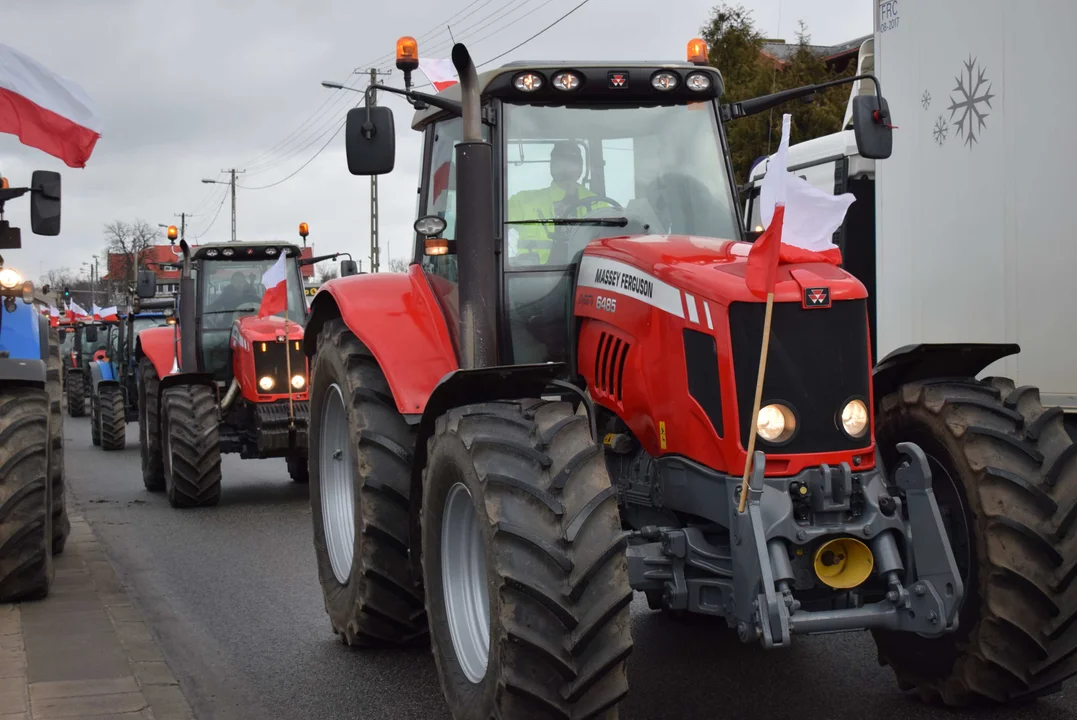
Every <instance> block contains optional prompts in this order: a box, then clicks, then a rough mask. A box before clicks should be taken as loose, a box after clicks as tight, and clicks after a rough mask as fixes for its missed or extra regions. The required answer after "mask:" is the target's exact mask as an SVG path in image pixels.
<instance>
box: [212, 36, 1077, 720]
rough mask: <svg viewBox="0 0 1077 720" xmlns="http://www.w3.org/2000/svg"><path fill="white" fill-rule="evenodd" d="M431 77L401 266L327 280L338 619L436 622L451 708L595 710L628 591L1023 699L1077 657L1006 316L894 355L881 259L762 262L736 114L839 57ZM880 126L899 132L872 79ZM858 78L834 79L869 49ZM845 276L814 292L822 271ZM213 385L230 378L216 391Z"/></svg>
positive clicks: (316, 459) (355, 124) (313, 321)
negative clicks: (850, 265)
mask: <svg viewBox="0 0 1077 720" xmlns="http://www.w3.org/2000/svg"><path fill="white" fill-rule="evenodd" d="M452 61H453V64H454V65H455V67H456V70H457V74H458V77H459V83H458V84H457V85H455V86H453V87H451V88H449V89H447V90H445V91H444V92H441V93H439V94H437V95H430V94H425V93H421V92H417V91H414V90H412V89H411V82H410V78H411V73H412V72H413V71H414V70H415V69H416V68H417V67H418V48H417V45H416V43H415V41H414V39H412V38H403V39H401V41H400V42H399V43H398V45H397V67H398V68H399V69H401V70H403V71H404V79H405V84H404V88H402V89H401V88H396V87H390V86H385V85H381V84H378V85H377V86H376V87H377V88H378V89H379V90H382V91H384V92H391V93H395V94H398V95H402V96H404V97H405V98H407V99H408V100H409V101H410V102H411V103H412V104H413V105H414V106H415V108H416V112H415V115H414V118H413V120H412V123H411V125H412V128H413V129H414V130H415V131H417V132H419V133H420V134H421V135H422V136H423V162H422V168H423V172H422V176H421V180H420V187H419V206H418V218H417V220H416V222H415V231H416V232H415V254H414V258H413V261H412V263H411V265H410V267H409V268H408V270H407V272H406V273H395V274H394V273H390V274H373V275H364V276H358V277H342V278H339V279H336V280H332V281H330V282H328V283H325V284H324V285H323V286H322V287H321V288H320V290H319V291H318V293H317V295H316V296H315V298H314V300H313V302H312V303H311V310H310V316H309V318H308V319H307V323H306V328H305V333H304V338H303V345H304V348H305V351H306V354H307V357H308V358H309V362H310V367H311V387H310V429H309V464H310V502H311V515H312V521H313V531H314V548H315V553H316V556H317V567H318V575H319V580H320V584H321V588H322V591H323V595H324V599H325V607H326V611H327V613H328V615H329V619H330V623H331V626H332V629H333V631H334V632H335V633H337V634H339V635H340V637H341V638H342V639H343V641H344V642H345V643H347V644H348V645H354V646H384V645H386V644H388V645H398V646H405V645H411V644H415V643H425V642H427V641H429V643H430V644H431V646H432V650H433V654H434V658H435V660H436V666H437V672H438V675H439V678H440V681H441V687H442V690H443V692H444V696H445V699H446V702H447V704H448V707H449V709H450V711H451V712H452V714H453V716H454V717H456V718H475V719H479V718H482V719H485V718H489V717H500V718H532V717H565V718H567V717H573V718H594V717H601V716H604V713H607V712H609V711H612V710H614V709H615V708H616V707H617V706H618V705H619V704H620V703H621V702H622V701H623V700H624V699H625V697H626V696H627V694H628V680H627V674H626V671H625V662H626V658H627V657H628V655H629V653H630V652H631V651H632V649H633V642H632V636H631V632H630V628H631V623H630V619H629V603H630V602H631V600H632V597H633V593H634V592H640V593H642V594H644V595H645V596H646V599H647V601H648V603H649V604H650V606H651V607H652V608H653V609H654V610H655V611H656V612H660V613H685V612H687V613H692V614H699V615H705V616H712V617H716V618H723V619H724V620H725V622H726V623H727V624H728V625H729V627H730V628H731V629H733V630H734V631H736V633H737V634H738V635H739V637H740V639H741V640H743V641H744V642H753V643H760V644H762V645H763V646H764V647H766V648H774V649H778V650H779V652H780V649H784V648H788V647H789V646H790V645H791V644H793V643H795V642H796V641H797V638H798V637H799V636H803V635H807V634H817V633H833V632H844V631H856V630H868V631H870V632H871V634H872V636H873V638H874V640H875V642H876V644H877V647H878V653H879V658H880V661H881V662H882V663H884V664H886V665H889V666H890V667H891V668H892V669H893V670H894V672H895V674H896V676H897V678H898V681H899V685H900V687H902V688H903V689H907V690H914V689H915V690H916V691H918V693H919V694H920V695H921V696H922V697H925V698H937V699H941V700H942V701H943V702H945V703H947V704H950V705H965V704H969V703H973V702H976V701H981V700H987V701H992V702H999V703H1009V702H1016V701H1019V700H1021V699H1022V698H1028V697H1034V696H1038V695H1042V694H1045V693H1048V692H1051V691H1053V690H1056V689H1057V688H1058V687H1059V685H1060V683H1061V682H1062V681H1063V680H1064V679H1066V678H1067V677H1069V676H1071V675H1072V674H1074V672H1075V671H1077V655H1074V654H1073V653H1072V652H1071V649H1072V637H1073V634H1072V632H1071V630H1070V629H1069V628H1071V626H1070V624H1069V622H1070V621H1071V620H1072V619H1073V617H1074V611H1075V608H1077V606H1075V605H1074V603H1073V602H1072V593H1073V575H1074V574H1073V573H1072V568H1073V565H1074V551H1075V548H1077V543H1075V542H1074V532H1077V530H1074V523H1072V522H1070V521H1071V520H1072V519H1073V518H1074V517H1077V510H1075V503H1077V452H1075V446H1074V443H1073V441H1072V439H1070V437H1069V436H1068V434H1067V433H1066V430H1065V428H1064V427H1063V420H1062V413H1061V412H1060V411H1059V410H1058V409H1057V408H1048V407H1044V406H1043V405H1042V404H1041V402H1040V400H1039V394H1038V392H1037V390H1036V389H1035V388H1033V387H1023V388H1015V387H1013V383H1011V382H1009V381H1007V380H1006V379H1004V378H982V379H981V378H978V377H977V376H978V375H980V374H981V373H982V372H983V370H984V368H986V367H987V366H988V365H989V364H991V363H992V362H993V361H994V360H996V359H998V358H1000V357H1003V356H1005V355H1006V354H1010V353H1013V352H1016V350H1017V349H1016V348H1015V347H1014V346H1012V345H1008V344H965V343H957V342H955V343H944V344H919V345H915V346H908V347H903V348H900V349H898V350H895V351H894V352H891V353H890V354H888V355H887V356H886V357H884V358H882V359H880V360H879V361H878V362H874V361H873V358H872V356H871V352H870V347H871V344H870V341H869V325H868V314H867V307H866V300H867V292H866V290H865V287H864V285H863V283H861V282H860V281H859V280H858V279H857V278H856V277H854V276H853V275H851V274H850V273H849V272H847V271H846V270H845V269H843V268H841V267H838V266H835V265H831V264H829V263H807V264H783V265H780V266H779V268H778V274H777V283H776V286H775V292H774V295H773V297H774V302H773V316H772V326H771V328H770V331H771V335H770V337H771V341H770V353H769V357H768V360H767V362H766V373H765V379H764V381H763V383H762V387H761V388H760V392H761V401H762V408H761V409H760V411H759V413H758V418H757V419H756V421H755V424H756V434H757V436H758V445H757V450H758V451H757V452H756V453H754V454H753V457H752V461H753V462H752V471H751V475H750V477H748V478H747V482H746V488H747V489H746V491H744V492H743V493H742V482H743V481H744V478H743V477H742V473H744V472H746V470H745V468H746V467H747V466H748V464H747V461H748V459H749V458H748V450H747V447H748V445H749V435H750V434H751V432H750V430H751V426H752V423H753V419H755V417H756V414H755V413H754V406H755V402H756V400H755V393H756V377H757V372H758V369H759V364H760V355H761V351H760V345H761V340H762V337H763V332H764V319H765V316H766V313H765V303H763V302H762V301H760V299H759V298H758V297H756V296H755V295H753V294H752V293H751V292H749V290H748V288H747V284H746V281H745V267H746V262H745V256H746V255H747V253H748V249H749V247H750V245H749V243H748V242H746V237H745V229H744V227H745V226H744V221H743V217H742V213H741V210H740V207H741V203H740V202H739V199H738V197H737V191H736V182H735V178H734V177H733V172H732V165H731V162H730V155H729V149H728V143H727V140H726V132H727V127H728V126H729V124H730V123H735V122H736V121H737V119H738V118H741V117H745V116H749V115H753V114H756V113H760V112H765V111H767V110H770V109H771V108H774V107H777V106H779V105H780V104H782V103H784V102H788V101H792V100H797V99H800V98H805V97H808V96H810V95H812V94H813V93H815V92H817V91H818V90H820V89H821V87H822V86H811V87H804V88H799V89H795V90H788V91H784V92H781V93H777V94H774V95H769V96H764V97H760V98H755V99H750V100H744V101H740V102H734V103H724V102H722V95H723V91H724V84H723V79H722V75H721V73H720V72H719V70H718V69H716V68H714V67H711V66H710V64H709V61H708V53H707V49H706V46H705V44H704V43H703V42H702V41H699V40H694V41H692V42H691V43H689V46H688V62H663V63H648V62H629V63H620V62H618V63H613V62H601V61H591V62H573V61H563V62H550V61H545V62H535V63H528V62H516V63H511V64H509V65H505V66H503V67H500V68H496V69H491V70H489V71H486V72H483V73H482V74H479V73H478V72H477V71H476V68H475V66H474V64H473V62H472V60H471V57H470V54H469V53H468V51H467V49H466V48H465V47H464V46H463V45H461V44H457V45H455V47H454V48H453V50H452ZM868 77H869V79H871V80H872V81H873V83H872V86H873V87H874V88H875V92H872V93H865V94H861V95H858V96H856V97H855V98H854V99H853V107H852V112H853V126H854V130H855V139H856V144H857V146H858V148H859V153H860V155H861V156H863V157H869V158H875V159H880V160H882V159H884V158H886V157H888V156H889V155H890V152H891V147H892V134H891V133H892V126H891V118H890V117H889V113H888V108H887V103H886V101H885V99H884V98H883V96H882V93H881V90H879V89H878V88H879V86H878V81H877V78H874V77H870V76H868ZM857 79H860V78H859V77H855V78H850V79H848V80H838V81H834V83H830V84H836V83H840V82H850V81H855V80H857ZM346 148H347V162H348V167H349V170H350V171H351V173H352V174H355V175H361V176H369V175H380V174H384V173H387V172H390V171H391V170H392V169H393V167H394V162H395V128H394V120H393V113H392V110H391V108H388V107H385V106H372V105H369V104H368V105H367V106H366V107H359V108H356V109H353V110H351V111H350V112H349V114H348V118H347V127H346ZM823 300H825V302H823ZM210 400H211V398H210V396H209V395H207V406H210V405H211V404H212V403H211V402H210Z"/></svg>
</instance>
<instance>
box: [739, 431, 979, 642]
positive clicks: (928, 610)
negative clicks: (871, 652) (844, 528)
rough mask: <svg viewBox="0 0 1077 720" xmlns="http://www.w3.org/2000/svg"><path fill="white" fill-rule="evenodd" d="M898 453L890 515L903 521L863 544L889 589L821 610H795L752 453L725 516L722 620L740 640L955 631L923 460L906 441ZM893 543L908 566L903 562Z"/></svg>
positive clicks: (958, 589) (958, 586) (940, 532)
mask: <svg viewBox="0 0 1077 720" xmlns="http://www.w3.org/2000/svg"><path fill="white" fill-rule="evenodd" d="M898 450H899V451H900V452H901V453H902V455H903V456H904V457H903V460H902V462H901V463H900V465H899V467H898V468H897V469H896V472H895V475H894V481H895V484H896V486H897V488H898V489H899V490H900V491H901V494H903V495H904V499H903V500H902V499H896V502H897V504H898V507H897V512H895V513H894V514H893V517H894V518H895V520H896V519H899V518H901V517H902V515H903V514H904V513H903V510H904V509H907V519H906V520H905V521H904V522H903V523H901V524H902V525H903V528H902V530H898V529H897V528H896V527H890V528H885V529H883V530H881V531H877V532H876V533H874V539H873V540H872V541H871V545H872V552H873V555H874V558H875V560H874V563H875V567H874V571H875V572H876V573H878V574H879V575H881V576H883V577H885V578H886V581H887V586H888V587H889V592H888V593H887V595H886V598H885V599H884V600H881V601H879V602H874V603H871V604H868V605H865V606H863V607H855V608H846V609H837V610H822V611H806V610H801V609H800V603H799V602H798V601H797V600H796V599H795V598H794V597H793V594H792V588H791V587H790V583H789V578H791V577H792V569H791V567H790V564H789V555H788V549H787V546H786V544H785V540H784V539H783V538H782V537H780V536H778V532H780V530H779V527H778V524H776V523H774V522H767V521H772V520H773V518H774V513H773V512H769V511H770V510H772V508H768V507H767V505H768V500H770V499H771V498H770V497H768V495H769V493H767V492H765V490H766V485H765V482H764V477H763V476H764V471H765V458H764V457H763V453H756V462H755V465H754V467H755V470H754V471H753V473H752V477H751V480H750V482H749V490H748V493H749V494H748V502H747V506H746V508H745V512H744V513H736V512H734V517H733V548H732V556H733V561H734V564H733V565H734V568H735V572H734V591H733V599H734V602H733V616H734V617H732V618H730V620H731V621H733V622H735V624H736V627H737V629H738V631H739V633H740V636H741V639H742V640H744V641H750V640H752V639H756V638H759V639H760V640H761V641H762V643H763V645H764V647H767V648H774V647H785V646H787V645H789V642H790V636H791V635H792V634H811V633H822V632H839V631H843V630H867V629H885V630H894V631H900V632H914V633H920V634H922V635H939V634H942V633H945V632H952V631H953V630H955V629H956V628H957V624H958V619H957V610H958V608H959V606H960V604H961V600H962V598H963V597H964V586H963V584H962V582H961V576H960V574H959V572H958V568H957V563H956V561H955V559H954V554H953V551H952V550H951V548H950V543H949V540H948V538H947V535H946V531H945V527H944V525H943V522H942V516H941V514H940V513H939V508H938V505H937V503H936V501H935V495H934V492H933V491H932V489H931V471H930V469H929V468H928V464H927V458H926V456H925V455H924V452H923V451H922V450H921V449H920V448H919V447H917V446H916V445H913V444H911V443H901V444H900V445H898ZM733 492H735V489H734V490H733ZM902 503H904V505H905V508H902V507H901V505H902ZM869 533H871V528H870V526H865V527H864V528H863V534H865V535H867V534H869ZM768 535H771V537H769V538H768V537H767V536H768ZM899 542H901V543H902V544H903V545H904V548H905V553H904V556H905V558H907V560H908V567H904V566H903V563H902V554H901V553H900V552H899V545H898V543H899Z"/></svg>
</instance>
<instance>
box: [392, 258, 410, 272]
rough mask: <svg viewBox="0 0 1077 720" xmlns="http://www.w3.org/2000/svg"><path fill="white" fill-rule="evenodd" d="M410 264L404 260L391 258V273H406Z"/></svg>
mask: <svg viewBox="0 0 1077 720" xmlns="http://www.w3.org/2000/svg"><path fill="white" fill-rule="evenodd" d="M410 264H411V263H409V262H408V261H407V260H405V259H404V258H389V272H395V273H406V272H407V271H408V265H410Z"/></svg>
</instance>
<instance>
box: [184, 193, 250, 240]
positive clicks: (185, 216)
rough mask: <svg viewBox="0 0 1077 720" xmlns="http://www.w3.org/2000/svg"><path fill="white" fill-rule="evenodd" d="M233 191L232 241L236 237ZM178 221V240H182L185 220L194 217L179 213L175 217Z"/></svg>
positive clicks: (185, 227) (189, 214)
mask: <svg viewBox="0 0 1077 720" xmlns="http://www.w3.org/2000/svg"><path fill="white" fill-rule="evenodd" d="M235 192H236V191H235V190H232V239H233V240H234V239H235V237H236V200H235V197H236V195H235ZM176 217H178V218H179V219H180V240H183V239H184V238H183V233H184V231H185V230H186V229H187V218H189V217H194V215H193V214H192V213H182V212H181V213H180V214H179V215H176Z"/></svg>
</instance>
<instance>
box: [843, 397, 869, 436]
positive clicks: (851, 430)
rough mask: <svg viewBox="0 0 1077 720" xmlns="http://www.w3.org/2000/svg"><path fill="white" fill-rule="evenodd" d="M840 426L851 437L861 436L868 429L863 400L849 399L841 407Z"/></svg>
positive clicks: (865, 406)
mask: <svg viewBox="0 0 1077 720" xmlns="http://www.w3.org/2000/svg"><path fill="white" fill-rule="evenodd" d="M841 427H842V430H844V431H845V434H846V435H848V436H849V437H852V438H860V437H863V435H864V433H865V432H866V431H867V429H868V406H867V405H865V404H864V401H863V400H850V401H849V402H847V403H845V407H843V408H842V409H841Z"/></svg>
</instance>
